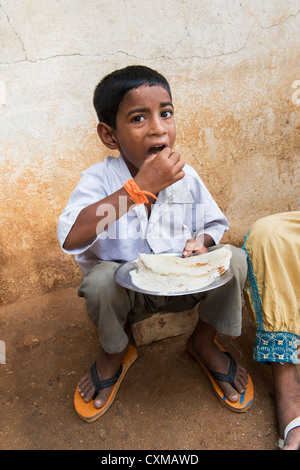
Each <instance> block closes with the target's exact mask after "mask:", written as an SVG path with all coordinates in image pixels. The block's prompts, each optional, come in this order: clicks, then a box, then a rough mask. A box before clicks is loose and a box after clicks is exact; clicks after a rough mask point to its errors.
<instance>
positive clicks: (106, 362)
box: [78, 346, 128, 408]
mask: <svg viewBox="0 0 300 470" xmlns="http://www.w3.org/2000/svg"><path fill="white" fill-rule="evenodd" d="M127 349H128V346H126V348H125V349H124V350H123V351H121V352H120V353H117V354H108V353H106V352H105V351H102V353H101V355H100V357H99V359H98V360H97V361H96V368H97V372H98V376H99V378H100V380H107V379H111V378H113V377H115V376H116V374H117V372H118V370H119V368H120V365H121V364H122V361H123V359H124V357H125V355H126V352H127ZM112 388H113V386H111V387H106V388H103V389H101V390H100V391H99V392H98V394H97V396H96V397H95V398H94V406H95V408H102V407H103V406H104V405H105V403H106V402H107V400H108V397H109V395H110V393H111V391H112ZM78 391H79V393H80V395H81V397H82V398H83V400H84V401H85V402H86V403H88V402H90V401H91V400H92V399H93V396H94V393H95V387H94V385H93V382H92V378H91V372H90V371H89V372H88V373H87V374H86V375H84V376H83V377H82V378H81V379H80V380H79V382H78Z"/></svg>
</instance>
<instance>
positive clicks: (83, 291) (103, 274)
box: [78, 262, 119, 297]
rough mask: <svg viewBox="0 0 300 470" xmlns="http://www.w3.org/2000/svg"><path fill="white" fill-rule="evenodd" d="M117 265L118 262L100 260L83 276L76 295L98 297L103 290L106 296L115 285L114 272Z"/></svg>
mask: <svg viewBox="0 0 300 470" xmlns="http://www.w3.org/2000/svg"><path fill="white" fill-rule="evenodd" d="M118 266H119V265H118V263H106V262H101V263H99V264H97V265H96V266H95V267H94V268H93V269H91V271H90V272H89V273H87V274H86V275H85V276H84V278H83V280H82V283H81V286H80V288H79V290H78V295H79V296H81V297H87V296H92V297H99V296H100V295H101V293H102V292H105V294H106V296H107V295H108V294H109V292H110V291H111V290H113V288H114V286H116V284H115V281H114V272H115V270H116V269H117V267H118Z"/></svg>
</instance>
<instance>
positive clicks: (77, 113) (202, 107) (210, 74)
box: [0, 0, 300, 302]
mask: <svg viewBox="0 0 300 470" xmlns="http://www.w3.org/2000/svg"><path fill="white" fill-rule="evenodd" d="M0 31H1V38H0V46H1V50H0V54H1V57H0V85H1V86H0V94H1V96H0V99H1V103H2V104H0V113H1V125H0V133H1V162H0V171H1V173H0V174H1V192H0V204H1V219H0V224H1V225H0V237H1V253H0V298H1V299H0V300H1V302H11V301H13V300H15V299H18V298H20V297H22V296H28V295H32V294H36V293H41V292H46V291H49V290H52V289H55V288H62V287H64V286H67V285H71V284H73V285H74V284H76V283H78V282H79V279H80V274H79V270H78V269H77V267H76V265H75V262H74V261H73V259H72V258H71V257H68V256H67V255H65V254H63V253H62V252H61V250H60V247H59V246H58V243H57V241H56V228H57V220H58V216H59V214H60V212H61V211H62V209H63V207H64V206H65V204H66V202H67V199H68V198H69V195H70V193H71V191H72V189H73V188H74V187H75V185H76V184H77V181H78V179H79V176H80V171H81V170H82V169H84V168H86V167H88V166H89V165H91V164H93V163H94V162H96V161H98V160H102V159H103V158H104V157H105V155H106V150H105V148H103V147H102V145H101V144H100V143H99V142H98V138H97V136H96V123H97V122H96V117H95V114H94V110H93V107H92V94H93V90H94V87H95V85H96V84H97V83H98V81H99V80H100V78H101V77H102V76H103V75H105V74H106V73H108V72H110V71H112V70H114V69H115V68H120V67H123V66H126V65H129V64H146V65H149V66H150V67H153V68H156V69H158V70H159V71H160V72H162V73H163V74H165V75H166V77H167V78H168V79H169V81H170V83H171V86H172V88H173V95H174V102H175V107H176V108H175V109H176V117H177V129H178V138H177V149H178V150H180V152H181V154H182V157H183V158H184V159H185V161H186V162H187V163H189V164H191V165H193V166H194V167H195V168H196V170H197V171H198V172H199V174H200V175H201V177H202V178H203V179H204V181H205V182H206V184H207V186H208V188H209V190H210V191H211V193H212V194H213V196H214V198H215V199H216V201H217V202H218V203H219V205H220V207H221V208H222V209H223V210H224V211H225V213H226V214H227V216H228V218H229V221H230V224H231V230H230V232H229V233H228V235H227V236H226V238H225V240H229V241H230V242H233V243H237V244H240V243H241V242H242V239H243V236H244V234H245V232H246V231H247V229H248V227H249V224H250V223H252V222H253V221H254V220H255V219H256V218H257V217H260V216H263V215H267V214H270V213H274V212H279V211H285V210H292V209H297V201H298V197H299V196H300V188H299V157H300V132H299V131H300V106H298V105H297V104H296V103H295V102H293V101H295V100H293V99H292V95H293V93H296V92H297V90H294V89H293V88H292V84H293V82H294V81H296V80H300V34H299V33H300V2H299V1H298V0H285V1H284V2H283V1H279V0H277V1H276V0H240V1H236V0H226V1H225V0H215V1H213V2H212V1H210V0H152V1H146V0H145V1H141V0H64V1H59V0H50V1H44V0H42V1H40V0H1V1H0ZM4 87H5V93H4V91H3V90H4ZM299 98H300V93H299Z"/></svg>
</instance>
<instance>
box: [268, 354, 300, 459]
mask: <svg viewBox="0 0 300 470" xmlns="http://www.w3.org/2000/svg"><path fill="white" fill-rule="evenodd" d="M271 367H272V373H273V380H274V387H275V399H276V411H277V420H278V426H279V433H280V437H281V438H282V439H283V437H284V436H283V433H284V430H285V428H286V426H287V425H288V424H289V423H290V422H291V421H292V420H293V419H295V418H298V416H300V383H299V377H298V373H297V366H296V365H295V364H292V363H286V364H280V363H276V362H272V363H271ZM284 449H285V450H300V427H297V428H294V429H292V430H291V431H290V432H289V433H288V435H287V438H286V442H285V447H284Z"/></svg>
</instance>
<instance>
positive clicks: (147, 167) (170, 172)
mask: <svg viewBox="0 0 300 470" xmlns="http://www.w3.org/2000/svg"><path fill="white" fill-rule="evenodd" d="M184 165H185V163H184V162H183V161H182V160H181V159H180V153H179V152H172V149H171V148H169V147H165V148H164V149H163V150H161V151H160V152H159V153H158V154H157V155H153V156H151V157H149V158H147V159H146V160H145V161H144V163H143V164H142V166H141V168H140V169H139V172H138V173H137V175H136V176H135V178H134V180H135V182H136V183H137V184H138V186H139V187H140V188H141V189H142V190H143V191H150V192H151V193H153V194H158V193H159V192H160V191H162V190H163V189H165V188H167V187H168V186H170V185H171V184H173V183H175V182H176V181H179V180H181V179H182V178H183V177H184V175H185V173H184V171H183V167H184Z"/></svg>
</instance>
